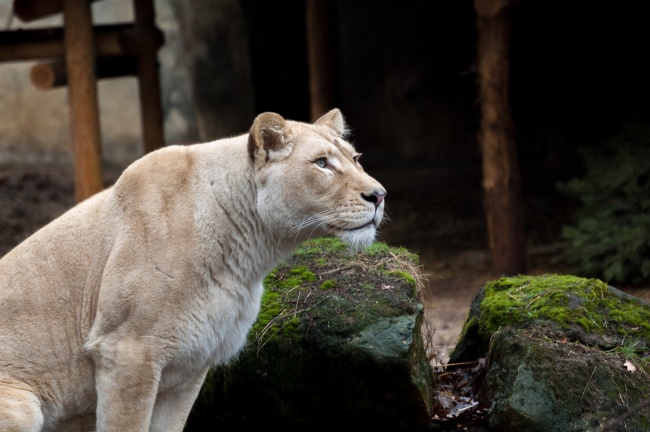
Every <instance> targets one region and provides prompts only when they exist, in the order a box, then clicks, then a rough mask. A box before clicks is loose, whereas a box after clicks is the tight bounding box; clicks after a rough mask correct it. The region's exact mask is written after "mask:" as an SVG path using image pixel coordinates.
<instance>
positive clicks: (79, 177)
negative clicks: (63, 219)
mask: <svg viewBox="0 0 650 432" xmlns="http://www.w3.org/2000/svg"><path fill="white" fill-rule="evenodd" d="M63 6H64V19H63V20H64V28H65V52H66V67H67V71H68V79H69V85H68V89H69V105H70V127H71V138H72V147H73V152H74V173H75V198H76V200H77V202H79V201H83V200H84V199H86V198H88V197H90V196H91V195H93V194H95V193H97V192H99V191H101V190H102V189H103V188H104V181H103V173H102V157H101V141H100V130H99V109H98V106H97V84H96V82H95V75H94V73H93V66H94V64H95V49H94V43H93V26H92V19H91V13H90V6H89V4H88V2H87V1H86V0H64V3H63Z"/></svg>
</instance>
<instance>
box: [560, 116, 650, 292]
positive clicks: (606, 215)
mask: <svg viewBox="0 0 650 432" xmlns="http://www.w3.org/2000/svg"><path fill="white" fill-rule="evenodd" d="M580 153H581V156H582V157H583V159H584V162H585V168H586V173H585V176H584V177H583V178H574V179H572V180H570V181H568V182H566V183H560V184H558V185H557V189H558V191H559V192H560V193H562V194H564V195H566V196H569V197H572V198H575V199H577V200H578V202H579V204H580V205H579V206H578V208H577V210H576V213H575V214H574V216H575V223H574V224H573V225H567V226H565V227H564V228H563V230H562V235H561V237H562V240H561V242H560V244H559V246H560V248H561V253H560V256H559V259H560V260H562V261H563V262H565V263H567V264H569V265H570V266H571V267H572V269H573V271H574V272H576V273H577V274H580V275H582V276H586V277H598V278H600V279H602V280H604V281H607V282H617V283H629V284H634V283H642V282H647V281H650V126H648V125H647V124H644V123H642V122H641V121H639V120H632V121H628V122H626V123H625V124H624V126H623V130H622V133H621V134H620V135H618V136H615V137H614V138H612V139H610V140H609V141H608V142H607V144H606V145H605V146H604V147H603V148H600V149H595V148H582V149H581V151H580Z"/></svg>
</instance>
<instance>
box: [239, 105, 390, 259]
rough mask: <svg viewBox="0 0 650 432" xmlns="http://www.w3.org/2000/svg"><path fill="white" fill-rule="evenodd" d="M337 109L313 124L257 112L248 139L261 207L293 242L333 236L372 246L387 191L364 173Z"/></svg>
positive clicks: (357, 246) (355, 246) (355, 244)
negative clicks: (346, 137) (347, 137)
mask: <svg viewBox="0 0 650 432" xmlns="http://www.w3.org/2000/svg"><path fill="white" fill-rule="evenodd" d="M345 134H346V126H345V122H344V120H343V116H342V115H341V112H340V111H339V110H338V109H333V110H331V111H330V112H328V113H327V114H325V115H324V116H322V117H321V118H319V119H318V120H316V121H315V122H314V123H313V124H307V123H301V122H295V121H290V120H285V119H284V118H282V117H281V116H280V115H278V114H275V113H264V114H260V115H259V116H257V118H256V119H255V121H254V123H253V126H252V127H251V130H250V134H249V139H248V151H249V155H250V157H251V159H252V161H253V163H254V165H255V170H256V172H257V179H258V180H257V181H258V191H259V195H258V203H257V206H258V211H259V213H260V215H261V217H263V218H264V219H265V222H267V223H268V224H271V226H273V227H274V228H275V229H276V230H279V231H278V232H281V233H282V238H283V239H286V240H288V241H290V242H292V243H295V242H297V241H302V240H305V239H307V238H309V237H318V236H325V235H334V236H336V237H338V238H340V239H341V240H343V241H344V242H346V243H347V244H348V245H350V246H351V247H352V248H353V249H355V250H359V249H362V248H365V247H367V246H369V245H370V244H371V243H372V242H373V241H374V239H375V235H376V232H377V227H379V225H380V223H381V221H382V217H383V214H384V197H385V195H386V190H385V189H384V187H383V186H382V185H381V184H380V183H379V182H377V180H375V179H374V178H372V177H370V176H369V175H368V174H366V173H365V172H364V170H363V168H362V167H361V165H360V164H359V157H360V156H361V154H360V153H358V152H357V151H356V150H355V149H354V147H353V146H352V145H351V144H350V143H348V142H347V141H346V140H345Z"/></svg>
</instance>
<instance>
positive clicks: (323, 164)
mask: <svg viewBox="0 0 650 432" xmlns="http://www.w3.org/2000/svg"><path fill="white" fill-rule="evenodd" d="M314 163H315V164H316V166H317V167H319V168H325V167H326V166H327V159H325V158H320V159H316V160H315V161H314Z"/></svg>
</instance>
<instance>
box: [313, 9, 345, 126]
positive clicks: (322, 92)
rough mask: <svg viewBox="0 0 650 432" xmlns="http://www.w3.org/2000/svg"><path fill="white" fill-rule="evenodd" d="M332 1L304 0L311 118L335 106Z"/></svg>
mask: <svg viewBox="0 0 650 432" xmlns="http://www.w3.org/2000/svg"><path fill="white" fill-rule="evenodd" d="M335 7H336V2H333V1H331V0H307V13H306V14H307V55H308V60H309V94H310V110H311V120H312V121H314V120H316V119H318V118H319V117H320V116H322V115H323V114H325V113H326V112H328V111H329V110H331V109H332V108H336V107H337V106H338V98H339V94H340V83H339V81H340V80H339V75H338V74H339V70H338V61H337V60H338V55H337V49H336V47H337V42H336V10H335Z"/></svg>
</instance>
